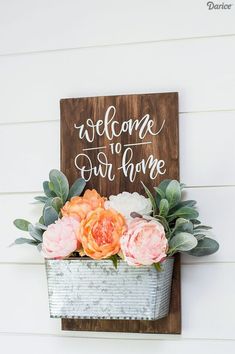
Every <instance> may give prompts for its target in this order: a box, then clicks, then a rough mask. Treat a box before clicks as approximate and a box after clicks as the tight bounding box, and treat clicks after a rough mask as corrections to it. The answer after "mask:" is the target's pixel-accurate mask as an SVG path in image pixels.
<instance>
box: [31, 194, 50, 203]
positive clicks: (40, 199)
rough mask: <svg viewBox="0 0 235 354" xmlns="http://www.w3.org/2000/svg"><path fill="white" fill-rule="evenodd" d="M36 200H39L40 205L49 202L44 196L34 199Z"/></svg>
mask: <svg viewBox="0 0 235 354" xmlns="http://www.w3.org/2000/svg"><path fill="white" fill-rule="evenodd" d="M34 199H35V200H37V201H38V202H40V203H43V204H45V203H46V201H47V200H48V197H45V196H44V195H39V196H37V197H34Z"/></svg>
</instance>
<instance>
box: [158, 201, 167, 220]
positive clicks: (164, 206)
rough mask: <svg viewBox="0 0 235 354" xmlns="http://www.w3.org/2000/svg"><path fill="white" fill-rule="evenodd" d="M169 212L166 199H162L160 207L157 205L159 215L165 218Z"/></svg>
mask: <svg viewBox="0 0 235 354" xmlns="http://www.w3.org/2000/svg"><path fill="white" fill-rule="evenodd" d="M168 211H169V203H168V200H167V199H162V200H161V201H160V205H159V214H160V215H162V216H166V215H167V214H168Z"/></svg>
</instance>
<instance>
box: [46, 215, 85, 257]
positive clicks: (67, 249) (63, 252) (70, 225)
mask: <svg viewBox="0 0 235 354" xmlns="http://www.w3.org/2000/svg"><path fill="white" fill-rule="evenodd" d="M79 227H80V222H79V221H78V220H77V219H75V218H72V217H69V216H64V217H63V218H62V219H58V220H57V221H56V222H55V223H54V224H51V225H49V226H48V228H47V230H46V231H45V232H44V234H43V243H42V254H43V256H44V257H45V258H57V259H61V258H64V257H67V256H68V255H69V254H70V253H72V252H74V251H76V250H77V249H79V248H80V247H81V243H80V242H79V241H78V239H77V236H76V235H77V230H78V228H79Z"/></svg>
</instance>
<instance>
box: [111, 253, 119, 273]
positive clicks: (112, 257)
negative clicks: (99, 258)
mask: <svg viewBox="0 0 235 354" xmlns="http://www.w3.org/2000/svg"><path fill="white" fill-rule="evenodd" d="M109 259H110V260H111V261H112V262H113V266H114V268H115V269H117V267H118V255H117V254H114V255H113V256H111V257H109Z"/></svg>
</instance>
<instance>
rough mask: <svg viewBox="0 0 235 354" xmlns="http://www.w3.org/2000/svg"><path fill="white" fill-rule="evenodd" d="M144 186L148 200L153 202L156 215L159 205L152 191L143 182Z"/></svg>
mask: <svg viewBox="0 0 235 354" xmlns="http://www.w3.org/2000/svg"><path fill="white" fill-rule="evenodd" d="M141 183H142V186H143V187H144V190H145V193H146V194H147V196H148V198H149V199H150V201H151V204H152V207H153V215H156V213H157V204H156V202H155V199H154V197H153V195H152V193H151V192H150V190H149V189H148V188H147V187H146V186H145V184H144V183H143V182H142V181H141Z"/></svg>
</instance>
